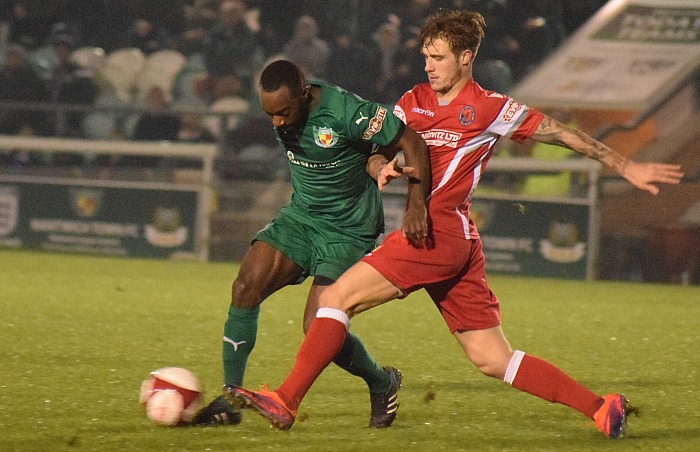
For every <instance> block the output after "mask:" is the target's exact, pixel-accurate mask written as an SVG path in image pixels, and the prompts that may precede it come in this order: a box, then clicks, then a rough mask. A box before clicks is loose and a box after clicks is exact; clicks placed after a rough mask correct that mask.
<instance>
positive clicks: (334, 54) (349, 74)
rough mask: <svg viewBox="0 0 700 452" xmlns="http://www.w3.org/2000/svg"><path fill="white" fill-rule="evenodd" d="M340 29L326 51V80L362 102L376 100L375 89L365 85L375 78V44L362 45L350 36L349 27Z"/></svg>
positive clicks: (376, 52) (377, 72) (376, 73)
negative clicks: (328, 52)
mask: <svg viewBox="0 0 700 452" xmlns="http://www.w3.org/2000/svg"><path fill="white" fill-rule="evenodd" d="M340 28H341V31H340V32H338V37H337V38H336V39H335V41H333V44H332V45H331V48H330V58H329V60H328V73H327V78H328V80H329V81H330V82H331V83H333V84H334V85H338V86H342V87H343V88H345V89H347V90H348V91H350V92H353V93H355V94H357V95H358V96H360V97H362V98H364V99H377V98H378V93H377V92H376V89H375V88H374V86H373V84H372V83H368V81H370V80H377V79H379V74H380V66H379V65H378V64H377V61H378V60H379V56H378V54H379V52H378V50H377V48H376V45H375V46H370V45H364V44H363V43H362V42H361V41H359V40H357V39H356V38H355V37H354V36H353V34H352V33H351V32H350V30H349V28H347V27H343V26H341V27H340ZM402 93H403V92H402Z"/></svg>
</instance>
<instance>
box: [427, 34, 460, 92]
mask: <svg viewBox="0 0 700 452" xmlns="http://www.w3.org/2000/svg"><path fill="white" fill-rule="evenodd" d="M422 53H423V58H424V60H425V68H424V69H425V72H426V74H428V82H429V83H430V87H431V88H432V89H433V91H435V92H437V93H438V97H442V96H447V95H449V94H456V93H457V92H459V90H461V89H462V87H463V86H464V85H465V84H466V83H467V80H468V76H467V75H468V71H467V65H468V63H469V60H470V59H471V51H469V50H465V51H464V52H461V53H460V54H459V55H455V54H454V53H453V52H452V50H451V49H450V45H449V44H448V43H447V42H446V41H444V40H443V39H440V38H437V39H434V40H432V41H430V42H426V43H425V45H424V46H423V51H422Z"/></svg>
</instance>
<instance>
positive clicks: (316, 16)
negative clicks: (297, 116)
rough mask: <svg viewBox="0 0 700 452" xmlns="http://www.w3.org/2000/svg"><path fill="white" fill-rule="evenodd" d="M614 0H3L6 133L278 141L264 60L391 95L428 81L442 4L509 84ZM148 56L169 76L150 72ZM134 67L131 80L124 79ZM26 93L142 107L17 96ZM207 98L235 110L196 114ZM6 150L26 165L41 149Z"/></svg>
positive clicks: (487, 77)
mask: <svg viewBox="0 0 700 452" xmlns="http://www.w3.org/2000/svg"><path fill="white" fill-rule="evenodd" d="M604 3H605V1H604V0H306V1H281V0H52V1H46V0H0V63H1V64H0V101H3V102H4V106H3V107H0V134H11V135H41V136H63V137H84V138H105V139H106V138H110V139H111V138H121V139H139V140H171V141H188V142H215V141H221V142H225V143H226V144H227V145H228V146H229V147H230V148H235V149H244V148H245V147H246V146H250V145H259V144H260V143H261V142H262V143H263V144H274V136H272V130H271V128H270V127H269V123H268V122H267V120H266V118H264V115H262V118H261V114H260V110H259V106H258V105H257V92H256V90H255V88H254V85H255V77H256V74H257V72H258V71H259V70H260V69H261V68H262V67H263V66H264V65H265V64H266V63H267V62H269V61H271V60H274V59H277V58H287V59H289V60H292V61H294V62H295V63H297V64H298V65H299V66H301V67H302V68H303V70H304V71H305V72H306V73H307V75H308V76H309V77H316V78H321V79H325V80H327V81H329V82H331V83H335V84H338V85H340V86H342V87H344V88H346V89H348V90H350V91H353V92H355V93H357V94H359V95H360V96H363V97H365V98H368V99H372V100H375V101H380V102H384V103H387V104H392V103H393V102H394V101H395V100H397V99H398V98H399V97H400V95H401V94H402V93H403V92H404V91H405V90H407V89H409V88H410V87H412V86H413V85H414V84H416V83H419V82H422V81H424V78H425V77H424V72H423V60H422V57H421V55H420V48H419V41H418V34H419V30H420V28H421V26H422V24H423V23H424V21H425V18H426V17H427V16H428V15H429V14H431V13H432V12H433V11H435V10H436V9H437V8H443V7H444V8H457V7H465V8H470V9H474V10H477V11H479V12H481V13H482V14H483V15H484V17H485V19H486V23H487V28H486V38H485V40H484V42H483V44H482V47H481V49H480V50H479V56H478V58H477V60H476V63H475V68H474V77H475V79H476V80H477V82H479V83H480V84H481V85H482V86H484V87H485V88H489V89H493V90H496V91H500V92H504V93H507V92H508V91H509V90H510V89H511V87H513V86H514V84H516V83H517V82H518V81H519V80H521V79H522V78H523V77H524V76H525V75H526V74H527V73H528V72H529V71H530V70H531V69H532V68H533V67H534V66H536V65H537V64H538V63H539V62H540V61H542V60H543V59H544V58H546V57H547V56H548V55H549V54H550V53H551V52H553V51H554V50H555V49H556V48H557V46H559V45H560V44H561V43H562V42H563V40H564V39H565V38H566V37H567V36H568V35H570V34H571V33H573V32H574V31H575V30H576V29H577V28H578V27H579V26H580V25H582V24H583V23H584V22H585V21H586V20H587V19H588V18H589V17H590V16H591V15H592V14H594V13H595V12H596V11H597V10H598V9H599V8H600V7H601V6H602V5H603V4H604ZM125 50H128V52H125ZM117 56H119V58H117ZM166 57H167V58H166ZM118 61H121V62H122V64H121V65H118V64H117V62H118ZM149 64H150V66H149ZM149 67H151V68H156V69H155V70H154V69H150V71H151V73H153V72H154V71H156V72H157V71H158V69H160V73H161V74H162V75H163V77H161V78H157V77H154V76H153V75H150V76H149V75H148V68H149ZM112 70H117V72H116V75H114V74H113V73H110V71H112ZM128 70H133V71H132V72H130V73H127V71H128ZM137 70H138V73H136V72H137ZM165 74H167V77H165ZM125 80H129V81H130V84H129V85H127V86H120V84H123V83H125ZM8 102H9V104H8ZM25 102H29V103H47V104H51V103H55V104H60V105H74V106H81V105H82V106H85V107H96V106H100V107H105V106H117V107H124V106H134V105H135V106H139V107H142V109H143V111H140V112H137V113H134V112H133V111H132V112H131V113H129V112H128V109H126V110H124V111H126V112H124V111H122V112H121V113H120V112H119V110H118V109H117V110H115V111H116V113H115V112H108V111H105V109H104V108H102V109H96V110H95V111H94V112H93V111H90V109H89V108H85V109H73V110H69V111H60V110H58V111H56V110H55V109H53V110H52V109H50V108H46V109H44V110H38V111H30V110H27V109H23V108H17V107H16V106H15V107H8V106H7V105H16V103H25ZM176 107H183V108H184V109H189V110H190V112H189V113H178V109H177V108H176ZM196 108H201V109H204V110H205V111H211V112H212V113H216V112H231V113H232V114H231V116H230V117H223V119H222V117H221V115H218V116H212V117H207V116H206V115H201V114H193V113H191V110H193V109H196ZM2 159H4V160H5V161H4V162H0V163H5V164H7V163H9V164H28V163H31V161H30V160H31V159H32V156H31V155H28V154H26V153H13V154H11V155H9V154H7V153H6V154H4V155H3V156H2ZM52 163H54V164H55V163H79V162H76V161H68V162H57V161H53V162H52ZM109 163H110V164H133V163H134V162H128V161H122V162H114V161H112V162H109ZM136 163H138V164H148V165H158V162H157V161H148V162H136Z"/></svg>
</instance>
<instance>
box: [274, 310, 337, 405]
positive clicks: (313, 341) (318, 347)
mask: <svg viewBox="0 0 700 452" xmlns="http://www.w3.org/2000/svg"><path fill="white" fill-rule="evenodd" d="M349 324H350V319H349V318H348V317H347V315H346V314H345V313H344V312H343V311H340V310H338V309H331V308H321V309H319V310H318V313H317V314H316V318H315V319H314V320H313V322H311V326H310V327H309V330H308V331H307V333H306V336H305V337H304V341H303V342H302V344H301V347H300V348H299V352H298V353H297V356H296V360H295V362H294V367H293V368H292V370H291V371H290V373H289V375H288V376H287V379H286V380H285V381H284V382H283V383H282V384H281V385H280V387H279V388H277V389H276V390H275V392H276V393H277V394H278V395H279V396H280V398H281V399H282V400H283V401H284V403H285V405H286V406H287V408H288V409H290V410H293V411H296V410H297V409H298V408H299V404H301V400H302V399H303V398H304V396H305V395H306V393H307V392H308V391H309V388H311V385H312V384H313V382H314V381H315V380H316V378H317V377H318V376H319V375H320V374H321V372H322V371H323V369H325V368H326V367H327V366H328V364H330V363H331V361H333V358H334V357H335V356H336V355H337V354H338V352H339V351H340V349H341V348H342V346H343V342H344V341H345V337H346V335H347V327H348V326H349Z"/></svg>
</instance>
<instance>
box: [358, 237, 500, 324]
mask: <svg viewBox="0 0 700 452" xmlns="http://www.w3.org/2000/svg"><path fill="white" fill-rule="evenodd" d="M362 262H366V263H368V264H369V265H371V266H372V267H374V269H375V270H377V271H378V272H379V273H381V274H382V276H384V277H385V278H386V279H388V280H389V281H391V282H392V283H393V284H394V285H395V286H396V287H398V288H399V289H400V290H401V291H402V292H403V293H404V296H405V295H408V294H409V293H411V292H414V291H416V290H419V289H423V288H424V289H425V290H426V291H427V292H428V294H429V295H430V298H432V300H433V302H434V303H435V305H436V306H437V308H438V309H439V310H440V314H442V317H443V318H444V319H445V323H447V326H448V328H449V329H450V332H452V333H454V332H455V331H467V330H483V329H487V328H493V327H495V326H498V325H500V324H501V317H500V308H499V304H498V298H496V295H494V294H493V292H491V289H489V286H488V284H487V282H486V270H485V267H484V252H483V249H482V247H481V240H478V239H477V240H463V239H456V238H454V237H449V236H444V235H438V236H436V237H435V245H434V246H433V247H431V248H415V247H413V246H411V244H410V243H408V240H406V238H404V237H403V235H402V234H401V231H394V232H392V233H391V234H389V235H388V236H387V237H386V239H385V240H384V242H383V243H382V245H381V246H379V247H378V248H377V249H375V250H374V251H372V253H371V254H369V255H367V256H365V257H364V258H362Z"/></svg>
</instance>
